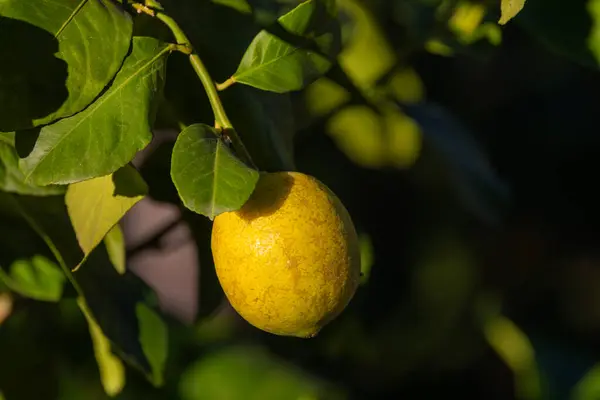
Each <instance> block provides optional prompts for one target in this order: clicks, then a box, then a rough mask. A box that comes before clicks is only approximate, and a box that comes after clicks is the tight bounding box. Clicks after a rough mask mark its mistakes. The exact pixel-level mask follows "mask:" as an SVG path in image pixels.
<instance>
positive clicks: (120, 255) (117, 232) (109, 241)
mask: <svg viewBox="0 0 600 400" xmlns="http://www.w3.org/2000/svg"><path fill="white" fill-rule="evenodd" d="M104 245H105V246H106V252H107V253H108V258H109V259H110V262H111V264H112V265H113V267H115V271H117V272H118V273H119V274H121V275H123V274H124V273H125V271H126V269H127V263H126V259H125V255H126V251H125V238H124V237H123V231H122V230H121V227H120V226H119V224H117V225H115V226H113V227H112V229H111V230H110V231H108V233H107V234H106V236H105V237H104Z"/></svg>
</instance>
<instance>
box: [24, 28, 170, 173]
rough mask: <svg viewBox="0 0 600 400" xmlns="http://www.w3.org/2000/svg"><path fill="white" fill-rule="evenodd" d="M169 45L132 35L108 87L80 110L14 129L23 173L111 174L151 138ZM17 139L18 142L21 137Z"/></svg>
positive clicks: (131, 157) (129, 159)
mask: <svg viewBox="0 0 600 400" xmlns="http://www.w3.org/2000/svg"><path fill="white" fill-rule="evenodd" d="M169 51H170V47H169V46H168V45H167V44H165V43H161V42H159V41H158V40H156V39H152V38H148V37H136V38H134V40H133V49H132V52H131V54H130V55H129V56H128V57H127V58H126V59H125V63H124V65H123V68H122V69H121V70H120V71H119V73H118V74H117V76H116V78H115V80H114V82H113V83H112V85H111V86H110V88H109V89H108V90H107V91H106V92H105V93H104V94H102V96H100V98H98V99H97V100H96V101H95V102H94V103H93V104H92V105H90V106H89V107H88V108H87V109H85V110H84V111H82V112H80V113H78V114H76V115H74V116H72V117H70V118H66V119H62V120H60V121H58V122H56V123H54V124H52V125H48V126H44V127H43V128H41V130H40V131H39V132H38V131H36V130H33V131H26V132H18V133H17V135H16V144H17V149H19V153H21V149H22V148H23V151H24V152H25V151H29V150H30V149H26V150H25V149H24V148H25V147H27V145H26V143H27V142H28V141H32V139H35V145H34V146H33V149H32V150H30V151H31V152H30V153H29V154H28V155H27V156H26V157H25V158H24V159H21V163H20V165H21V168H22V169H23V172H24V173H25V176H26V178H27V179H30V180H31V181H32V182H34V183H36V184H39V185H47V184H51V183H60V184H67V183H72V182H77V181H82V180H84V179H89V178H95V177H98V176H103V175H107V174H110V173H112V172H114V171H116V170H117V169H119V168H120V167H122V166H124V165H125V164H127V163H128V162H129V161H131V159H133V157H134V156H135V154H136V153H137V152H138V151H139V150H141V149H143V148H144V147H146V145H147V144H148V143H149V142H150V140H151V139H152V132H151V127H152V123H153V121H154V117H155V114H156V113H155V111H156V104H157V101H158V100H159V95H160V92H161V91H162V87H163V83H164V78H165V66H166V60H167V55H168V53H169ZM20 140H21V142H20Z"/></svg>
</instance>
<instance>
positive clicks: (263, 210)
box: [211, 172, 360, 338]
mask: <svg viewBox="0 0 600 400" xmlns="http://www.w3.org/2000/svg"><path fill="white" fill-rule="evenodd" d="M211 246H212V252H213V258H214V261H215V269H216V272H217V277H218V279H219V282H220V284H221V286H222V287H223V291H224V292H225V295H226V296H227V298H228V300H229V302H230V303H231V305H232V307H233V308H234V309H235V310H236V311H237V312H238V313H239V314H240V315H241V316H242V317H243V318H244V319H245V320H246V321H248V322H249V323H250V324H252V325H254V326H255V327H257V328H259V329H262V330H264V331H266V332H270V333H273V334H276V335H284V336H296V337H302V338H308V337H313V336H315V335H316V334H317V333H318V332H319V331H320V330H321V328H322V327H323V326H325V325H326V324H327V323H328V322H330V321H331V320H333V319H334V318H335V317H337V316H338V315H339V314H340V313H341V312H342V311H343V309H344V308H345V307H346V306H347V304H348V303H349V302H350V300H351V299H352V297H353V296H354V293H355V291H356V288H357V286H358V283H359V279H360V251H359V245H358V238H357V234H356V230H355V229H354V225H353V223H352V220H351V218H350V215H349V214H348V212H347V211H346V209H345V207H344V205H343V204H342V203H341V201H340V200H339V199H338V198H337V196H336V195H335V194H334V193H333V192H332V191H331V190H329V188H327V187H326V186H325V185H324V184H323V183H321V182H320V181H318V180H317V179H316V178H314V177H311V176H309V175H305V174H302V173H298V172H277V173H265V174H262V175H261V177H260V179H259V181H258V183H257V186H256V188H255V190H254V192H253V193H252V195H251V196H250V199H248V201H247V202H246V203H245V204H244V206H243V207H242V208H241V209H240V210H237V211H232V212H227V213H223V214H220V215H218V216H217V217H216V218H215V220H214V225H213V231H212V242H211Z"/></svg>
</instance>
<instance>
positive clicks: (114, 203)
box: [65, 165, 148, 268]
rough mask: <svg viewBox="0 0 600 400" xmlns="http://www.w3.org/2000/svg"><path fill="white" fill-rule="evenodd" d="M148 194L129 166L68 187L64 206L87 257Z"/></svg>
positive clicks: (136, 173)
mask: <svg viewBox="0 0 600 400" xmlns="http://www.w3.org/2000/svg"><path fill="white" fill-rule="evenodd" d="M147 192H148V187H147V185H146V183H145V182H144V180H143V179H142V177H141V176H140V175H139V173H138V172H137V171H136V170H135V169H134V168H133V167H131V166H129V165H126V166H125V167H123V168H120V169H119V170H117V171H116V172H115V173H113V174H111V175H106V176H102V177H100V178H94V179H90V180H86V181H82V182H78V183H74V184H71V185H69V188H68V189H67V194H66V196H65V203H66V205H67V210H68V211H69V217H70V218H71V223H72V224H73V229H74V230H75V234H76V235H77V240H78V242H79V245H80V246H81V249H82V250H83V253H84V255H85V257H87V256H88V255H89V254H90V253H91V251H92V250H93V249H94V248H95V247H96V246H98V244H100V242H101V241H102V239H104V237H105V236H106V235H107V234H108V232H109V231H110V230H111V229H112V228H113V227H114V226H115V225H116V224H117V223H118V222H119V221H120V220H121V218H123V216H124V215H125V213H126V212H127V211H129V209H131V207H133V206H134V205H135V204H136V203H137V202H139V201H140V200H141V199H142V198H143V197H144V196H145V195H146V193H147ZM107 248H108V247H107ZM109 254H110V253H109ZM119 268H120V267H119Z"/></svg>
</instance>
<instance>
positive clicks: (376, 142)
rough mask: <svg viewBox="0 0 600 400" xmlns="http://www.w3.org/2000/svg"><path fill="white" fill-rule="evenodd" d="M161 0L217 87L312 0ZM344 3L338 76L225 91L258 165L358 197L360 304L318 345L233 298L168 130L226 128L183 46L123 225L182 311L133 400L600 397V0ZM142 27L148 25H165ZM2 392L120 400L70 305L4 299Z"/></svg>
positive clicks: (146, 273) (133, 258)
mask: <svg viewBox="0 0 600 400" xmlns="http://www.w3.org/2000/svg"><path fill="white" fill-rule="evenodd" d="M162 3H163V5H164V6H165V8H166V9H167V10H168V11H169V12H170V13H171V14H172V15H173V17H174V18H175V19H176V20H177V21H178V22H179V23H180V24H181V25H182V26H183V28H184V30H185V31H186V32H188V34H189V36H190V37H191V38H192V41H193V42H194V45H195V46H196V47H197V49H198V52H199V54H200V55H201V56H202V58H203V60H205V62H206V64H207V65H208V67H209V70H210V71H211V73H212V74H213V76H214V78H215V79H216V80H217V81H220V82H222V81H224V80H225V79H227V77H229V76H230V75H231V74H232V73H233V72H234V71H235V69H236V66H237V64H238V63H239V60H240V59H241V56H242V55H243V53H244V50H245V48H246V47H247V46H248V44H249V43H250V42H251V40H252V38H253V37H254V35H255V34H256V33H257V32H258V31H260V29H261V26H264V24H267V23H269V22H272V21H273V20H274V18H276V17H277V16H279V15H282V14H283V13H285V12H286V11H288V10H290V9H291V8H292V7H293V6H294V5H295V4H297V3H298V1H292V0H288V1H283V0H280V1H275V0H253V1H248V2H247V3H246V2H243V1H235V0H218V1H217V0H214V1H212V2H211V1H208V0H204V1H192V0H189V1H181V0H180V1H175V0H169V1H163V2H162ZM171 3H172V4H171ZM242 3H243V4H248V5H250V6H252V7H251V8H246V7H245V6H244V5H243V4H242ZM337 3H338V7H339V10H338V11H339V18H338V23H339V25H340V28H339V29H340V37H339V40H340V45H341V46H340V47H341V52H340V53H339V55H338V57H337V60H338V62H337V63H335V64H334V65H333V67H332V68H331V70H330V71H329V73H328V74H327V75H326V76H325V77H323V78H320V79H319V80H317V81H315V82H313V83H311V84H310V85H309V86H307V87H306V88H305V89H304V90H302V91H300V92H295V93H292V94H285V95H279V94H274V93H267V92H261V91H259V90H256V89H252V88H248V87H242V86H236V85H234V86H232V87H231V88H229V89H227V90H226V91H225V92H223V99H224V101H225V106H226V109H227V110H228V112H229V113H230V117H231V119H232V120H233V122H234V125H235V126H236V127H237V129H238V130H239V131H240V135H241V136H242V138H243V139H244V141H245V142H246V145H247V147H248V148H249V150H250V152H251V153H252V154H253V157H254V158H255V159H256V160H258V163H259V166H260V167H261V168H262V169H264V170H267V171H274V170H282V169H297V170H299V171H302V172H305V173H309V174H312V175H314V176H316V177H317V178H319V179H320V180H322V181H323V182H324V183H325V184H327V185H328V186H329V187H330V188H331V189H332V190H333V191H334V192H336V193H337V195H338V196H339V197H340V198H341V200H342V201H343V202H344V204H345V205H346V207H347V208H348V210H349V212H350V213H351V215H352V217H353V220H354V222H355V225H356V227H357V230H358V232H359V235H360V239H361V256H362V269H363V280H362V282H361V286H360V288H359V290H358V292H357V294H356V296H355V298H354V299H353V301H352V302H351V304H350V305H349V307H348V308H347V310H346V311H345V312H344V313H343V314H342V315H341V316H340V317H339V318H338V319H337V320H335V321H334V322H333V323H331V324H330V325H329V326H327V327H326V328H325V329H324V330H323V331H322V332H321V333H320V334H319V336H317V337H316V338H314V339H310V340H302V339H295V338H286V337H277V336H273V335H269V334H266V333H263V332H260V331H258V330H256V329H255V328H253V327H251V326H249V325H248V324H247V323H246V322H244V321H243V320H242V319H241V318H240V317H239V316H237V314H236V313H235V312H234V311H233V310H232V309H231V308H230V307H229V306H228V304H227V302H226V301H225V300H224V298H223V294H222V292H221V290H220V287H219V285H218V282H217V281H216V277H215V274H214V271H213V266H212V259H211V254H210V224H211V223H210V221H209V220H208V219H206V218H205V217H202V216H199V215H193V214H191V213H188V212H185V211H182V208H181V205H180V203H179V201H178V198H177V194H176V192H175V189H174V188H173V186H172V184H171V182H170V179H169V162H170V151H171V149H172V145H173V139H174V137H175V133H176V130H174V129H173V125H174V124H173V120H174V119H176V120H177V122H178V123H179V124H184V125H186V124H190V123H193V122H210V121H211V114H210V113H211V111H210V107H209V105H208V103H207V101H206V99H205V95H204V92H203V91H202V88H201V86H200V84H199V83H198V82H197V81H196V80H195V78H194V76H193V71H191V69H190V68H189V65H187V61H186V59H185V58H184V57H180V58H178V57H175V56H173V57H172V58H171V59H170V61H169V71H168V73H169V75H168V79H167V87H166V89H165V102H164V106H163V108H162V109H161V114H160V115H161V117H160V118H159V120H158V123H157V132H156V140H155V142H154V143H153V144H152V145H151V146H150V147H149V148H148V149H147V151H145V152H144V153H143V154H140V157H139V158H138V160H136V165H137V166H138V168H139V169H140V171H141V173H142V175H143V176H144V178H145V179H146V181H147V182H148V183H149V185H150V197H149V198H147V199H145V200H143V201H142V202H140V203H139V204H138V205H137V206H136V207H135V208H134V209H133V210H132V211H131V212H130V213H129V214H128V215H127V217H126V219H125V221H124V223H123V228H124V232H125V236H126V239H127V242H128V256H129V258H128V267H129V268H130V269H131V270H132V271H134V272H135V273H136V274H138V275H139V276H140V277H141V278H142V279H144V280H145V281H146V282H148V284H149V285H150V286H151V287H152V288H154V289H155V291H156V292H157V294H158V297H159V300H160V304H161V308H162V309H163V311H164V313H165V315H166V318H167V319H168V322H169V332H170V336H169V356H168V361H167V367H166V380H165V385H164V386H163V387H161V388H154V387H152V386H151V385H150V384H149V383H147V382H146V380H145V379H144V378H143V376H142V375H141V374H139V373H138V372H137V371H136V370H133V369H132V370H129V369H128V370H127V383H126V385H125V388H124V390H123V391H122V393H121V394H119V395H118V396H117V397H116V398H119V399H142V398H144V399H182V400H204V399H208V400H238V399H239V400H246V399H248V400H252V399H257V400H258V399H260V400H270V399H273V400H288V399H290V400H292V399H295V400H317V399H318V400H321V399H324V400H325V399H378V398H382V399H387V398H390V399H438V398H440V397H442V396H443V397H447V398H450V397H455V398H469V399H470V398H473V399H486V400H495V399H499V400H500V399H501V400H504V399H506V400H509V399H519V400H525V399H527V400H529V399H531V400H533V399H577V400H594V399H600V365H597V362H598V361H600V340H599V339H600V246H599V245H600V229H599V226H600V225H599V223H600V212H599V210H600V209H599V207H598V205H599V204H600V192H598V191H597V190H596V188H595V184H596V180H595V178H594V177H595V176H596V174H597V173H598V171H599V170H600V164H599V159H600V135H599V134H598V126H599V123H598V117H599V112H600V97H599V96H598V93H600V74H599V73H598V64H599V63H600V2H598V1H594V0H589V1H586V0H571V1H570V2H563V1H560V0H527V2H526V5H525V8H524V9H523V11H522V12H521V13H520V14H519V15H518V16H517V17H516V18H515V19H514V20H512V21H510V22H509V23H508V24H506V25H505V26H500V25H498V23H497V21H498V19H499V16H500V7H499V1H497V0H490V1H485V0H481V1H462V0H461V1H455V0H444V1H442V0H339V1H338V2H337ZM249 10H250V11H249ZM137 18H138V20H136V29H137V30H138V34H147V35H153V36H157V37H164V35H165V32H164V30H162V28H161V27H160V26H157V25H155V24H154V21H152V20H150V19H145V17H144V16H140V17H137ZM174 116H175V117H174ZM2 395H3V396H4V397H5V399H6V400H12V399H36V400H37V399H39V400H42V399H43V400H46V399H48V400H51V399H61V400H62V399H64V400H70V399H86V400H87V399H90V400H92V399H105V398H107V395H106V394H105V393H104V391H103V388H102V385H101V382H100V378H99V375H98V367H97V365H96V361H95V359H94V352H93V349H92V342H91V340H90V337H89V333H88V327H87V324H86V321H85V318H84V317H83V316H82V315H81V314H80V313H79V311H78V309H77V305H76V303H75V300H74V299H69V298H66V299H64V300H63V301H61V302H60V303H58V306H57V305H56V304H52V303H44V302H41V301H33V300H28V299H25V298H20V297H18V296H16V295H14V294H8V293H4V294H2V293H0V398H2Z"/></svg>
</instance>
